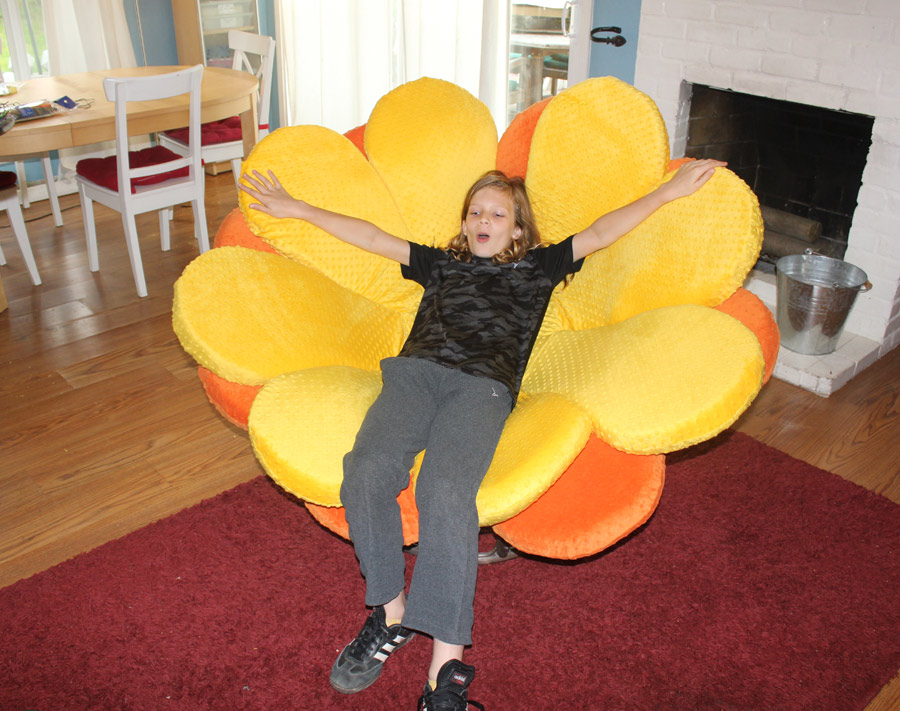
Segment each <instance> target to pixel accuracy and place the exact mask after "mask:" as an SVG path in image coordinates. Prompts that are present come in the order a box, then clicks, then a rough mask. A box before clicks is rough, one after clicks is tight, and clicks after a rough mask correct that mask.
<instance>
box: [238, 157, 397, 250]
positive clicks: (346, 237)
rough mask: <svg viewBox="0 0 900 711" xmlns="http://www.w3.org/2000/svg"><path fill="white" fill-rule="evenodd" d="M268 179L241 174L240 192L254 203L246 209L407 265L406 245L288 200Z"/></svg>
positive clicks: (355, 222)
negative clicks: (303, 225)
mask: <svg viewBox="0 0 900 711" xmlns="http://www.w3.org/2000/svg"><path fill="white" fill-rule="evenodd" d="M268 173H269V175H268V177H266V176H264V175H262V174H261V173H260V172H259V171H253V175H252V176H251V175H248V174H246V173H244V175H243V176H242V178H243V179H244V181H246V183H247V184H244V183H241V190H243V191H244V192H245V193H247V194H248V195H249V196H250V197H252V198H254V199H255V200H257V202H254V203H251V204H250V207H251V208H252V209H254V210H259V211H260V212H264V213H266V214H267V215H272V216H273V217H295V218H297V219H299V220H304V221H305V222H309V223H310V224H313V225H315V226H316V227H318V228H320V229H323V230H325V231H326V232H327V233H328V234H330V235H332V236H333V237H336V238H337V239H339V240H341V241H342V242H346V243H347V244H352V245H353V246H354V247H359V248H360V249H364V250H366V251H367V252H372V253H373V254H379V255H381V256H382V257H387V258H388V259H393V260H394V261H395V262H400V263H401V264H407V265H408V264H409V242H407V241H406V240H405V239H401V238H399V237H395V236H394V235H392V234H389V233H387V232H385V231H384V230H382V229H381V228H379V227H376V226H375V225H373V224H372V223H371V222H366V221H365V220H360V219H358V218H356V217H350V216H349V215H342V214H340V213H338V212H331V211H329V210H324V209H322V208H321V207H316V206H314V205H310V204H309V203H308V202H304V201H303V200H297V199H296V198H293V197H291V196H290V194H289V193H288V191H287V190H285V189H284V188H283V187H282V185H281V183H279V182H278V178H276V177H275V174H274V173H273V172H272V171H271V170H270V171H268Z"/></svg>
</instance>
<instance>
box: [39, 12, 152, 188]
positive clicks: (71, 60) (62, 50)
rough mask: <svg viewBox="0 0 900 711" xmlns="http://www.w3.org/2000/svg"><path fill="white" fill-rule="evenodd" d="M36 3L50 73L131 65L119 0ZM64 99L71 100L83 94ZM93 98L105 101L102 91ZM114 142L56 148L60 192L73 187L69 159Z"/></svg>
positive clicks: (108, 147)
mask: <svg viewBox="0 0 900 711" xmlns="http://www.w3.org/2000/svg"><path fill="white" fill-rule="evenodd" d="M41 2H42V6H43V10H44V30H45V32H46V34H47V52H48V54H49V55H50V74H52V75H55V74H75V73H78V72H89V71H97V70H100V69H117V68H119V67H136V66H137V60H136V59H135V56H134V48H133V47H132V44H131V35H130V34H129V33H128V21H127V20H126V19H125V10H124V8H123V6H122V2H123V0H41ZM54 98H56V97H54ZM70 98H72V99H75V100H77V99H80V98H84V97H80V96H73V97H70ZM93 98H94V100H95V101H104V100H105V98H104V97H102V96H97V97H93ZM138 140H140V139H138ZM114 147H115V144H114V143H113V142H112V141H107V142H106V143H102V144H95V145H93V146H82V147H79V148H67V149H65V150H61V151H59V171H58V178H57V179H58V180H59V181H61V182H63V183H65V185H63V186H60V191H61V192H70V191H72V190H73V189H74V186H73V185H72V184H71V181H72V179H73V176H74V174H75V164H76V163H77V162H78V161H79V160H80V159H81V158H84V157H86V156H89V155H94V154H101V155H107V154H109V153H110V152H111V151H112V150H114Z"/></svg>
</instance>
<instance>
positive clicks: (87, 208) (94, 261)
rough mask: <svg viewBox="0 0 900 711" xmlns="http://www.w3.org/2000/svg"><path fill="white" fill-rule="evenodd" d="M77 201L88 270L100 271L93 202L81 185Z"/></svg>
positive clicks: (79, 185)
mask: <svg viewBox="0 0 900 711" xmlns="http://www.w3.org/2000/svg"><path fill="white" fill-rule="evenodd" d="M78 200H79V201H80V202H81V218H82V220H83V221H84V242H85V245H86V246H87V253H88V268H89V269H90V270H91V271H92V272H96V271H99V270H100V257H99V255H98V253H97V229H96V226H95V225H94V201H93V200H91V199H90V198H89V197H88V196H87V195H86V194H85V192H84V187H83V186H82V185H81V183H79V184H78Z"/></svg>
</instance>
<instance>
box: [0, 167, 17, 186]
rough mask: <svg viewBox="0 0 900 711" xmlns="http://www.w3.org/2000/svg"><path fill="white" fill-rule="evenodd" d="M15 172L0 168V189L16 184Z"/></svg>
mask: <svg viewBox="0 0 900 711" xmlns="http://www.w3.org/2000/svg"><path fill="white" fill-rule="evenodd" d="M16 178H17V176H16V174H15V173H12V172H10V171H8V170H0V190H4V189H6V188H11V187H12V186H13V185H15V184H16Z"/></svg>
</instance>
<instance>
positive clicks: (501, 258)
mask: <svg viewBox="0 0 900 711" xmlns="http://www.w3.org/2000/svg"><path fill="white" fill-rule="evenodd" d="M483 188H495V189H496V190H501V191H503V192H504V193H506V194H507V195H508V196H509V198H510V200H512V204H513V212H514V217H515V223H516V224H515V226H516V227H518V228H519V230H520V234H519V238H518V239H514V240H513V241H512V244H511V245H510V246H509V247H508V248H507V249H504V250H503V251H502V252H499V253H497V254H495V255H494V257H493V261H494V263H495V264H509V263H510V262H518V261H519V260H520V259H522V258H523V257H524V256H525V255H526V254H527V253H528V251H529V250H531V249H534V248H535V247H538V246H539V245H540V244H541V235H540V233H539V232H538V228H537V224H536V223H535V220H534V212H533V211H532V209H531V201H530V200H529V199H528V192H527V191H526V190H525V181H524V180H522V178H518V177H513V178H510V177H508V176H507V175H506V174H505V173H503V172H502V171H499V170H492V171H489V172H487V173H485V174H484V175H482V176H481V177H480V178H479V179H478V180H476V181H475V183H474V184H473V185H472V187H471V188H469V192H468V193H467V194H466V199H465V201H464V202H463V208H462V219H461V220H460V231H459V234H457V235H456V237H454V238H453V239H452V240H450V244H449V245H448V248H449V249H450V251H451V252H453V254H454V256H455V257H456V258H457V259H458V260H459V261H461V262H470V261H471V260H472V252H471V251H470V250H469V241H468V240H467V239H466V235H465V234H464V233H463V231H462V224H463V223H464V222H465V221H466V215H468V214H469V206H470V205H471V204H472V198H474V197H475V193H477V192H478V191H479V190H481V189H483Z"/></svg>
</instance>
